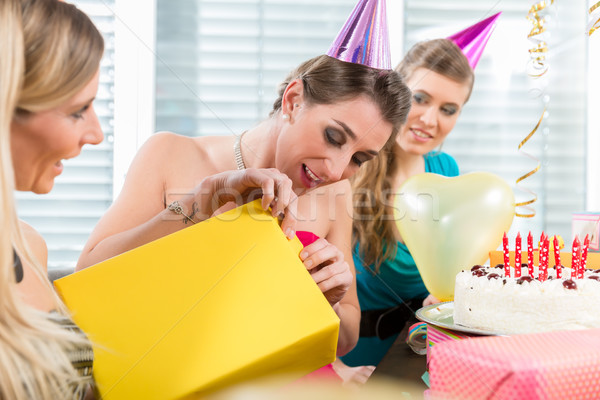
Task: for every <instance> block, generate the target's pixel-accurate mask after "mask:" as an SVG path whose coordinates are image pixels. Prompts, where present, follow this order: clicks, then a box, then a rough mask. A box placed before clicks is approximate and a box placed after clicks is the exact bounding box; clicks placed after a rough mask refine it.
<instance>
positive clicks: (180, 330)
mask: <svg viewBox="0 0 600 400" xmlns="http://www.w3.org/2000/svg"><path fill="white" fill-rule="evenodd" d="M301 249H302V245H301V244H300V242H299V241H298V239H297V238H294V240H292V241H289V240H288V239H287V238H286V237H285V235H284V234H283V232H281V229H280V227H279V225H278V224H277V221H276V220H275V219H274V218H273V217H271V215H270V214H269V213H267V212H265V211H263V210H262V208H261V206H260V203H259V201H255V202H252V203H250V204H247V205H244V206H242V207H239V208H236V209H234V210H231V211H229V212H227V213H224V214H221V215H220V216H218V217H215V218H211V219H209V220H207V221H204V222H201V223H198V224H196V225H193V226H190V227H188V228H185V229H183V230H181V231H179V232H176V233H173V234H171V235H168V236H166V237H163V238H161V239H158V240H156V241H154V242H151V243H148V244H146V245H144V246H141V247H139V248H137V249H134V250H131V251H129V252H126V253H124V254H121V255H119V256H117V257H114V258H111V259H109V260H106V261H104V262H102V263H99V264H97V265H95V266H92V267H90V268H87V269H85V270H83V271H80V272H77V273H75V274H72V275H70V276H67V277H65V278H63V279H60V280H57V281H55V286H56V289H57V291H58V292H59V294H60V296H61V297H62V298H63V300H64V302H65V304H66V305H67V307H68V308H69V309H70V310H71V312H72V313H73V319H74V321H75V322H76V323H77V324H78V325H79V326H80V327H81V329H83V331H84V332H86V333H87V334H88V336H89V338H90V339H91V340H92V342H93V345H94V355H95V360H94V378H95V381H96V383H97V385H98V387H99V392H100V394H101V396H102V397H103V398H105V399H134V398H135V399H138V398H139V399H142V398H143V399H174V398H180V397H184V396H187V395H190V394H192V393H200V394H202V393H207V392H211V391H214V390H217V389H220V388H223V387H226V386H230V385H233V384H236V383H238V382H242V381H244V380H248V379H253V378H257V377H262V376H265V375H269V374H273V373H282V374H286V377H287V379H288V380H292V379H296V378H298V377H300V376H302V375H304V374H306V373H309V372H311V371H313V370H315V369H318V368H320V367H322V366H323V365H326V364H328V363H331V362H332V361H333V360H334V359H335V353H336V346H337V337H338V331H339V319H338V317H337V315H336V314H335V312H334V311H333V309H332V308H331V306H330V305H329V303H328V302H327V300H326V299H325V297H324V296H323V294H322V293H321V291H320V290H319V288H318V286H317V285H316V284H315V282H314V280H313V279H312V278H311V276H310V274H309V273H308V271H307V270H306V268H305V267H304V265H303V264H302V262H301V261H300V259H299V256H298V254H299V252H300V250H301Z"/></svg>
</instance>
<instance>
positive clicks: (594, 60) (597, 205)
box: [585, 0, 600, 211]
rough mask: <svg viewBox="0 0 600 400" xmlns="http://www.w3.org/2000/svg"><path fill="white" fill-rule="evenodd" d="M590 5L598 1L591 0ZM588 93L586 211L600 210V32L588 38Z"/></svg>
mask: <svg viewBox="0 0 600 400" xmlns="http://www.w3.org/2000/svg"><path fill="white" fill-rule="evenodd" d="M588 3H589V4H588V7H591V6H592V4H593V3H596V1H592V0H589V1H588ZM587 50H588V65H587V68H588V71H589V72H588V88H590V90H588V95H587V104H586V106H587V149H586V151H585V156H586V162H587V182H586V186H587V188H586V189H587V198H586V202H585V209H586V211H600V154H599V153H600V113H598V112H597V111H596V110H600V93H598V88H600V76H599V75H598V73H597V71H598V68H599V67H600V34H599V33H598V32H596V33H595V34H594V35H592V36H590V37H589V38H588V49H587Z"/></svg>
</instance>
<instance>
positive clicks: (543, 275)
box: [454, 234, 600, 334]
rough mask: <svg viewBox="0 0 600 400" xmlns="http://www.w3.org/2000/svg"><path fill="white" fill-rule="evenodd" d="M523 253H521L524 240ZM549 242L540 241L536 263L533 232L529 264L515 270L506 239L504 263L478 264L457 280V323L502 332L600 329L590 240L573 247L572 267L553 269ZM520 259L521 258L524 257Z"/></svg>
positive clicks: (598, 273)
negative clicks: (588, 266)
mask: <svg viewBox="0 0 600 400" xmlns="http://www.w3.org/2000/svg"><path fill="white" fill-rule="evenodd" d="M517 239H518V240H517V251H516V252H515V254H518V255H520V254H521V251H520V250H521V249H520V247H521V244H520V236H518V238H517ZM548 242H549V241H548V238H547V237H544V236H542V238H541V241H540V260H539V264H538V265H534V260H533V256H532V240H531V234H530V235H529V237H528V243H527V246H528V263H526V264H521V261H520V259H517V260H515V261H516V262H515V263H513V266H514V265H518V266H519V267H516V268H514V267H513V266H511V262H510V258H509V251H508V243H507V239H506V235H505V237H504V250H505V252H504V264H498V265H497V266H495V267H484V266H481V265H476V266H474V267H472V268H471V269H470V270H467V271H462V272H460V273H459V274H458V275H457V276H456V284H455V289H454V323H455V324H457V325H462V326H466V327H470V328H476V329H481V330H486V331H490V332H493V333H500V334H525V333H536V332H546V331H556V330H570V329H585V328H598V327H600V269H596V270H588V269H586V268H585V265H586V261H585V260H586V257H587V245H588V243H589V242H588V238H587V237H586V242H585V245H584V246H583V247H584V249H583V250H584V251H581V247H580V246H579V240H578V239H576V241H575V242H574V247H573V262H572V264H571V268H566V267H563V266H562V265H561V264H560V257H559V255H558V254H556V256H557V257H558V263H557V264H556V265H558V267H556V265H555V266H554V267H551V268H548V258H549V257H548V253H549V245H548ZM519 258H520V257H519Z"/></svg>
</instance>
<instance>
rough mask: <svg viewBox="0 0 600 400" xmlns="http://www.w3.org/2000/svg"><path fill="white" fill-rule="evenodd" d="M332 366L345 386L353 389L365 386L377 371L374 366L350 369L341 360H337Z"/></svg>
mask: <svg viewBox="0 0 600 400" xmlns="http://www.w3.org/2000/svg"><path fill="white" fill-rule="evenodd" d="M331 365H332V366H333V370H334V371H335V373H336V374H338V376H339V377H340V378H342V380H343V381H344V383H343V385H344V386H345V387H351V388H359V387H361V386H362V385H364V384H365V383H366V382H367V380H368V379H369V378H370V377H371V374H373V371H375V366H374V365H361V366H358V367H349V366H347V365H346V364H344V363H343V362H342V360H340V359H339V358H336V360H335V361H334V362H333V363H332V364H331Z"/></svg>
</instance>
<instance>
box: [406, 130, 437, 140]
mask: <svg viewBox="0 0 600 400" xmlns="http://www.w3.org/2000/svg"><path fill="white" fill-rule="evenodd" d="M410 131H411V132H412V133H414V134H415V136H418V137H420V138H423V139H432V138H433V136H431V135H429V134H427V133H425V132H423V131H421V130H419V129H411V130H410Z"/></svg>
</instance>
